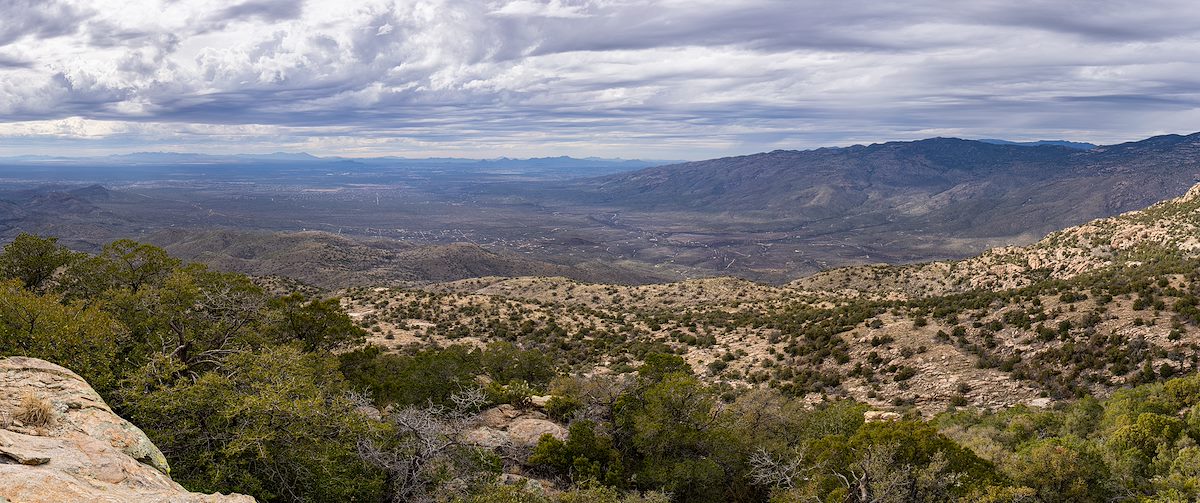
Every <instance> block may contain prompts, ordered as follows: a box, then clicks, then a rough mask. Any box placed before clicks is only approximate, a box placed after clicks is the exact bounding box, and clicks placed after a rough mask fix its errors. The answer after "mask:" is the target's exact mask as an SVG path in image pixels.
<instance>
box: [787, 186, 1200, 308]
mask: <svg viewBox="0 0 1200 503" xmlns="http://www.w3.org/2000/svg"><path fill="white" fill-rule="evenodd" d="M1155 252H1170V253H1180V254H1182V255H1184V256H1188V257H1193V256H1196V255H1197V253H1200V185H1196V186H1194V187H1192V188H1191V190H1189V191H1188V192H1187V193H1186V194H1184V195H1183V196H1181V197H1178V198H1175V199H1171V200H1168V201H1163V202H1161V203H1158V204H1155V205H1153V206H1150V207H1149V208H1146V209H1143V210H1136V211H1131V212H1128V213H1125V214H1122V215H1119V216H1116V217H1111V218H1103V219H1099V220H1094V221H1091V222H1088V223H1086V224H1084V225H1080V226H1076V227H1071V228H1067V229H1064V230H1061V231H1058V232H1054V233H1052V234H1050V235H1048V236H1046V237H1045V238H1044V239H1042V240H1041V241H1038V242H1037V243H1034V244H1032V245H1029V246H1024V247H1001V248H994V249H991V250H988V251H986V252H984V253H983V254H981V255H979V256H977V257H974V258H970V259H966V260H960V261H941V262H931V263H926V264H916V265H911V266H899V267H897V266H885V265H878V266H863V267H845V268H840V269H834V270H830V271H825V272H821V273H818V274H814V275H812V276H809V277H806V278H802V279H800V280H797V281H794V282H792V283H791V286H792V287H794V288H797V289H801V290H807V291H812V292H836V293H837V294H839V295H860V294H869V295H874V296H883V297H887V296H892V297H896V296H901V297H922V296H932V295H947V294H952V293H962V292H966V291H970V290H994V291H998V290H1007V289H1012V288H1020V287H1025V286H1029V285H1030V284H1033V283H1034V282H1036V281H1039V280H1042V279H1046V278H1054V279H1060V280H1069V279H1072V278H1075V277H1077V276H1079V275H1081V274H1085V273H1088V272H1092V271H1096V270H1100V269H1103V268H1106V267H1111V266H1114V265H1121V266H1131V265H1132V266H1136V265H1141V264H1142V263H1143V262H1144V261H1145V260H1148V259H1152V258H1153V255H1154V253H1155Z"/></svg>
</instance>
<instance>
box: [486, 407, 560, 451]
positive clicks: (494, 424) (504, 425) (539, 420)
mask: <svg viewBox="0 0 1200 503" xmlns="http://www.w3.org/2000/svg"><path fill="white" fill-rule="evenodd" d="M542 435H551V436H554V437H555V438H557V439H559V440H565V439H566V438H567V430H566V428H563V427H562V426H560V425H559V424H558V423H555V422H554V421H551V420H549V419H548V418H547V417H546V415H545V414H543V413H541V412H538V411H533V410H521V409H518V408H516V407H513V406H512V405H508V404H503V405H499V406H497V407H492V408H490V409H488V410H485V411H483V412H482V413H480V414H479V417H478V419H477V424H476V426H475V427H474V428H472V429H470V430H468V431H467V432H466V433H465V434H464V435H463V441H464V442H466V443H468V444H471V445H477V446H480V447H487V448H491V449H494V448H498V447H503V446H513V447H522V448H532V447H534V446H536V445H537V443H538V440H540V439H541V438H542Z"/></svg>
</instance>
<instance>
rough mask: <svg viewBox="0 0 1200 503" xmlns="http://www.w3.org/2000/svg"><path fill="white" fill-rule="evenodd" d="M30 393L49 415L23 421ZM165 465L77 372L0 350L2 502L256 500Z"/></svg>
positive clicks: (241, 502) (231, 502)
mask: <svg viewBox="0 0 1200 503" xmlns="http://www.w3.org/2000/svg"><path fill="white" fill-rule="evenodd" d="M27 396H31V397H33V398H36V399H37V400H38V401H41V402H42V403H45V404H47V405H49V408H50V409H51V411H52V412H51V418H52V420H51V421H49V422H48V423H46V424H38V425H33V424H24V423H23V422H22V421H21V420H20V417H22V414H20V412H21V410H22V400H25V399H27V398H26V397H27ZM170 470H171V469H170V467H169V466H168V465H167V460H166V458H165V457H163V454H162V452H160V451H159V450H158V448H157V447H155V446H154V444H153V443H152V442H150V439H149V438H147V437H146V434H145V433H143V432H142V430H140V429H138V427H137V426H134V425H133V424H132V423H130V422H129V421H126V420H124V419H122V418H121V417H120V416H117V415H116V414H114V413H113V411H112V409H110V408H109V407H108V404H106V403H104V400H103V399H102V398H100V395H98V394H96V391H95V390H93V389H92V387H91V386H90V385H88V383H87V382H86V381H84V380H83V378H81V377H79V376H78V375H76V374H75V373H74V372H71V371H70V370H67V369H65V368H63V367H60V366H58V365H55V364H53V363H50V362H47V361H43V360H38V359H35V358H25V357H17V356H13V357H8V358H0V503H6V502H11V503H58V502H63V503H66V502H72V503H73V502H83V501H88V502H100V503H109V502H112V503H125V502H152V503H159V502H161V503H167V502H171V503H201V502H203V503H247V502H253V501H254V498H251V497H249V496H243V495H237V494H235V495H228V496H227V495H222V494H198V493H192V492H188V490H187V489H184V488H183V486H181V485H179V484H177V483H176V482H175V481H173V480H171V477H170V476H169V475H168V474H169V473H170Z"/></svg>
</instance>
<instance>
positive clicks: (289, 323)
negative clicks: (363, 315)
mask: <svg viewBox="0 0 1200 503" xmlns="http://www.w3.org/2000/svg"><path fill="white" fill-rule="evenodd" d="M269 307H270V309H271V316H272V319H271V322H270V324H269V325H268V333H269V335H270V336H271V337H272V339H273V340H275V341H279V342H286V341H298V342H299V343H300V344H301V346H302V347H303V348H304V350H305V351H310V352H311V351H318V350H320V351H332V350H336V349H343V348H347V347H353V346H357V345H360V344H362V343H363V341H365V340H366V337H367V333H366V331H365V330H363V329H362V328H360V327H359V326H358V325H355V324H354V320H352V319H350V316H348V315H346V312H345V311H344V310H342V306H341V303H340V302H339V301H338V299H336V298H330V299H308V298H306V297H305V296H304V295H303V294H300V293H293V294H290V295H286V296H283V297H279V298H277V299H274V300H272V301H271V302H270V304H269Z"/></svg>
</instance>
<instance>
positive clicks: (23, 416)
mask: <svg viewBox="0 0 1200 503" xmlns="http://www.w3.org/2000/svg"><path fill="white" fill-rule="evenodd" d="M14 417H15V418H16V419H17V420H19V421H21V422H22V423H24V424H25V425H26V426H31V427H34V428H42V427H49V426H53V425H54V407H53V406H52V405H50V402H49V401H47V400H46V399H44V398H41V397H39V396H37V395H34V394H33V393H26V394H25V395H23V396H22V397H21V406H20V407H19V408H18V409H17V413H16V415H15V416H14Z"/></svg>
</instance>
